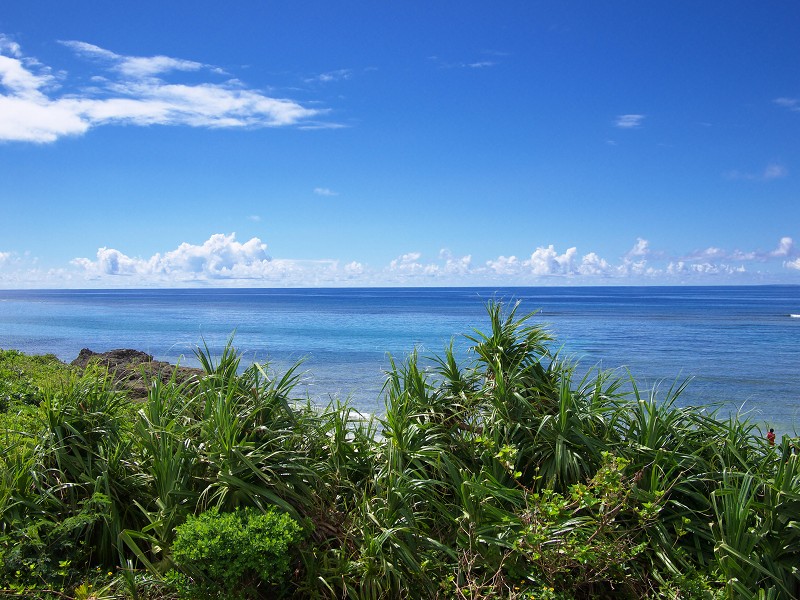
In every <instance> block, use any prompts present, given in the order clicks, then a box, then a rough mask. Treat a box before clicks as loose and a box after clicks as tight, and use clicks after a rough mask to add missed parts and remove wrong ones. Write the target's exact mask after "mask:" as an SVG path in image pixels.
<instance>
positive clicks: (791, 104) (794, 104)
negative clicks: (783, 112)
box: [775, 98, 800, 112]
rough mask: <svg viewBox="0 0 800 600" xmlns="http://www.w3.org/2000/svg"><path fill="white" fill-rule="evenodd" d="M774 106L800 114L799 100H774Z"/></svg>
mask: <svg viewBox="0 0 800 600" xmlns="http://www.w3.org/2000/svg"><path fill="white" fill-rule="evenodd" d="M775 104H777V105H778V106H783V107H784V108H788V109H789V110H793V111H797V112H800V100H799V99H797V98H775Z"/></svg>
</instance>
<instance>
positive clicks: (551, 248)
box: [0, 233, 800, 287]
mask: <svg viewBox="0 0 800 600" xmlns="http://www.w3.org/2000/svg"><path fill="white" fill-rule="evenodd" d="M797 271H800V254H799V253H798V251H797V249H796V248H795V246H794V242H793V240H792V238H790V237H788V236H787V237H783V238H781V239H780V240H779V241H778V243H777V244H776V246H774V247H773V248H772V249H770V250H758V249H756V250H739V249H737V250H725V249H724V248H720V247H717V246H709V247H707V248H705V249H703V250H698V251H695V252H692V253H689V254H687V255H684V256H674V257H673V256H666V255H665V253H663V252H655V251H653V250H651V249H650V246H649V243H648V242H647V240H645V239H644V238H637V240H636V242H635V243H634V244H633V247H632V248H631V250H629V251H627V252H625V253H624V254H622V255H621V256H620V257H619V258H618V259H617V260H609V259H608V258H606V257H603V256H601V255H600V254H599V253H597V252H593V251H590V252H586V253H585V254H579V252H578V249H577V247H569V248H567V249H566V250H564V251H563V252H562V251H560V250H558V249H557V248H556V246H555V245H553V244H549V245H547V246H539V247H537V248H536V249H535V250H534V251H533V252H532V253H531V254H530V257H529V258H527V259H520V258H518V257H517V256H514V255H511V256H504V255H501V256H498V257H497V258H491V259H489V260H485V261H482V262H480V263H475V262H474V261H473V257H472V255H471V254H465V255H454V254H453V253H452V252H451V251H450V250H448V249H442V250H441V251H440V252H439V253H438V255H436V256H434V257H432V258H427V257H425V256H423V254H422V253H421V252H418V251H413V252H407V253H405V254H401V255H399V256H397V257H396V258H394V259H392V260H391V261H389V262H388V264H385V265H383V266H381V265H377V266H370V265H368V264H366V263H363V262H359V261H357V260H353V261H350V262H347V263H345V262H342V261H339V260H337V259H330V258H320V259H316V260H297V259H291V258H273V257H270V256H269V255H268V254H267V245H266V244H265V243H264V242H262V241H261V240H260V239H259V238H257V237H254V238H251V239H249V240H247V241H243V242H240V241H239V240H237V239H236V235H235V234H233V233H231V234H222V233H218V234H214V235H212V236H210V237H209V238H208V239H207V240H205V241H204V242H202V243H199V244H196V243H189V242H184V243H182V244H180V245H178V246H177V247H176V248H174V249H172V250H167V251H163V252H159V253H156V254H153V255H152V256H149V257H139V256H133V255H130V254H128V253H125V252H124V251H122V250H120V249H117V248H112V247H102V248H99V249H98V250H97V252H96V254H95V255H94V256H93V257H92V258H76V259H74V260H72V261H71V263H70V265H69V267H68V268H55V269H50V270H44V269H41V268H39V267H38V266H37V262H36V259H35V258H34V257H31V256H29V255H28V254H27V253H25V254H20V253H18V252H15V251H13V250H11V251H8V250H4V251H2V252H0V286H5V287H32V286H35V287H59V286H60V285H61V286H68V287H115V286H116V287H146V286H170V287H185V286H199V285H209V286H230V287H232V286H246V287H252V286H262V285H263V286H292V287H314V286H331V287H335V286H347V285H357V286H374V285H410V286H413V285H454V286H457V285H491V286H494V285H512V286H513V285H554V284H555V285H558V284H564V282H566V281H568V282H569V284H570V285H597V284H604V285H624V284H629V283H654V282H655V283H660V284H670V283H714V282H725V283H728V282H742V283H747V282H759V283H764V282H768V281H769V282H775V283H780V282H786V281H787V279H786V278H787V277H793V276H794V275H793V273H796V272H797ZM788 273H792V275H788ZM789 281H792V280H791V279H789Z"/></svg>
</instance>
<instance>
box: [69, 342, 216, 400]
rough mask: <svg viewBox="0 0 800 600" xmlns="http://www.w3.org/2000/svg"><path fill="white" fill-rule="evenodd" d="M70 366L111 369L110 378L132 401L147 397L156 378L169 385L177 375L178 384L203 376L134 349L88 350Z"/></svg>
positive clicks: (81, 352)
mask: <svg viewBox="0 0 800 600" xmlns="http://www.w3.org/2000/svg"><path fill="white" fill-rule="evenodd" d="M70 364H71V365H72V366H75V367H78V368H81V369H85V368H86V367H88V366H89V365H99V366H101V367H103V368H106V369H108V373H109V375H111V377H112V378H113V379H114V381H115V382H116V383H117V385H119V387H120V388H121V389H123V390H126V391H127V392H128V393H129V394H130V396H131V398H132V399H137V398H145V397H146V396H147V388H148V385H149V383H150V382H151V381H152V380H153V379H155V378H159V379H161V381H163V382H167V381H169V380H170V379H171V378H172V377H173V376H174V377H175V380H176V381H177V382H178V383H183V382H185V381H187V380H188V379H191V378H192V377H199V376H202V375H203V371H202V370H201V369H193V368H191V367H176V366H175V365H172V364H170V363H168V362H163V361H159V360H154V359H153V357H152V356H151V355H150V354H147V353H145V352H140V351H139V350H130V349H119V350H110V351H109V352H102V353H100V352H93V351H92V350H89V349H88V348H84V349H83V350H81V351H80V353H79V354H78V357H77V358H76V359H75V360H73V361H72V362H71V363H70Z"/></svg>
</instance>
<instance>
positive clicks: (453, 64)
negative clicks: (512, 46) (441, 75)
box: [428, 53, 502, 69]
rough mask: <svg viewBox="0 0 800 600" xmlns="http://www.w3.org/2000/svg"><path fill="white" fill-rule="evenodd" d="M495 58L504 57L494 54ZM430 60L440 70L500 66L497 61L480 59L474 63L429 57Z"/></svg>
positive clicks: (473, 61)
mask: <svg viewBox="0 0 800 600" xmlns="http://www.w3.org/2000/svg"><path fill="white" fill-rule="evenodd" d="M493 55H494V56H502V54H501V53H494V54H493ZM428 60H430V61H432V62H433V63H435V64H436V65H437V66H438V67H439V68H440V69H487V68H490V67H495V66H497V65H498V62H497V60H492V59H478V60H472V61H448V60H445V59H443V58H441V57H440V56H429V57H428Z"/></svg>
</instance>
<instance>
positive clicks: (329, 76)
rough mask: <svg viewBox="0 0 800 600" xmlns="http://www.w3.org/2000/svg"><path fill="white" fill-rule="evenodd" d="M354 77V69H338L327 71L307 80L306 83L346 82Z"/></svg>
mask: <svg viewBox="0 0 800 600" xmlns="http://www.w3.org/2000/svg"><path fill="white" fill-rule="evenodd" d="M352 76H353V70H352V69H336V70H335V71H327V72H326V73H320V74H319V75H315V76H314V77H309V78H308V79H306V83H332V82H335V81H346V80H348V79H350V78H351V77H352Z"/></svg>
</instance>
